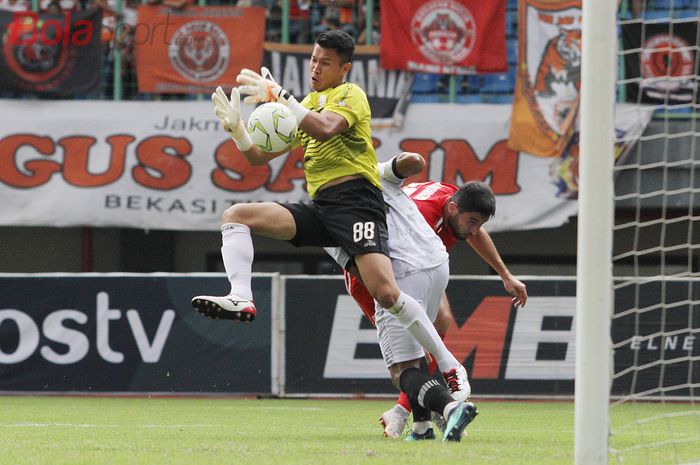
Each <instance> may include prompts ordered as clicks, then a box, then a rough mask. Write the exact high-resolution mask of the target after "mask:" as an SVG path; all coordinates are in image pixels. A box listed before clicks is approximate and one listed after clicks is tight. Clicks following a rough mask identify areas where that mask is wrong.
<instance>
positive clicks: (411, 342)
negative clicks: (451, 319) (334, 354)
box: [376, 261, 450, 368]
mask: <svg viewBox="0 0 700 465" xmlns="http://www.w3.org/2000/svg"><path fill="white" fill-rule="evenodd" d="M449 279H450V264H449V261H445V262H443V263H442V264H441V265H438V266H436V267H435V268H430V269H427V270H421V271H420V272H417V273H412V274H409V275H406V276H403V277H401V278H396V281H397V283H398V285H399V289H401V290H402V291H403V292H405V293H406V294H408V295H410V296H411V297H413V298H414V299H416V300H417V301H418V303H419V304H421V305H422V306H423V308H424V309H425V311H426V312H427V314H428V318H430V321H435V317H436V316H437V311H438V306H439V305H440V299H441V298H442V294H443V293H444V292H445V288H446V287H447V282H448V281H449ZM376 321H377V336H378V338H379V347H380V348H381V350H382V357H384V362H385V363H386V366H387V368H388V367H390V366H391V365H393V364H395V363H399V362H407V361H409V360H415V359H419V358H422V357H423V356H424V355H425V352H424V350H423V347H422V346H421V345H420V344H419V343H418V341H416V340H415V338H414V337H413V336H412V335H411V333H409V332H408V331H407V330H406V329H404V328H403V326H401V323H399V320H397V319H396V317H394V315H392V314H391V313H389V312H388V311H386V310H385V309H383V308H382V307H380V306H379V305H376Z"/></svg>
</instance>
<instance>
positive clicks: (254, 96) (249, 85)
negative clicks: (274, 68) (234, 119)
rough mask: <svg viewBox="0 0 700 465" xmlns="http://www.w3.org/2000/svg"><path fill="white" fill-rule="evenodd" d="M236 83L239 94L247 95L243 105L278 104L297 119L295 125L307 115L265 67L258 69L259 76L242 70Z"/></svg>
mask: <svg viewBox="0 0 700 465" xmlns="http://www.w3.org/2000/svg"><path fill="white" fill-rule="evenodd" d="M236 82H237V83H239V84H243V85H242V86H240V91H241V94H243V95H247V97H246V98H245V99H243V103H263V102H279V103H282V104H284V105H286V106H287V107H288V108H289V109H290V110H291V112H292V113H293V114H294V116H295V117H296V119H297V124H300V123H301V120H303V119H304V117H305V116H306V115H307V114H308V113H309V110H308V109H307V108H304V107H302V106H301V104H300V103H299V102H297V99H296V98H294V96H293V95H292V94H290V93H289V92H287V91H286V90H284V89H283V88H282V86H280V85H279V84H277V81H275V79H274V78H273V77H272V73H270V70H269V69H267V68H266V67H264V66H263V67H262V68H260V74H258V73H256V72H255V71H253V70H250V69H246V68H244V69H242V70H241V72H240V74H239V75H238V76H236Z"/></svg>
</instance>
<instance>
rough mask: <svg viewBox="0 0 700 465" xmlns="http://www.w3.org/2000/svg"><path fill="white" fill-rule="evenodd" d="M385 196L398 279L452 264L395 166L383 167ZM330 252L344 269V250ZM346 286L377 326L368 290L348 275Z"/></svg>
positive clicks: (390, 240)
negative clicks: (446, 263)
mask: <svg viewBox="0 0 700 465" xmlns="http://www.w3.org/2000/svg"><path fill="white" fill-rule="evenodd" d="M379 174H380V176H381V180H382V194H383V196H384V201H385V203H386V205H387V210H388V211H387V215H386V222H387V230H388V233H389V241H388V244H389V256H390V257H391V265H392V268H393V271H394V275H395V276H396V277H397V278H401V277H403V276H407V275H409V274H413V273H417V272H420V271H424V270H428V269H431V268H435V267H437V266H440V265H442V264H443V263H444V262H446V261H448V260H449V255H447V251H446V250H445V247H444V246H443V245H442V241H441V240H440V238H439V237H437V236H436V233H435V231H434V230H433V229H432V228H431V227H430V226H429V225H428V224H427V223H426V222H425V221H423V220H422V219H421V212H420V210H419V209H418V208H417V206H416V204H415V203H414V202H412V201H411V199H410V198H409V197H408V196H407V193H406V192H405V191H404V190H403V189H402V188H401V185H402V184H403V181H404V180H403V178H399V177H398V176H396V174H395V173H394V171H393V168H392V163H391V162H384V163H379ZM326 252H328V254H329V255H330V256H331V257H333V258H334V259H335V261H336V262H338V263H339V264H340V265H341V266H342V267H343V268H345V267H346V264H347V261H348V257H347V254H345V252H344V251H343V250H342V249H340V248H326ZM345 286H346V288H347V290H348V293H349V294H350V295H351V296H352V297H353V298H354V299H355V301H356V302H357V303H358V305H359V306H360V308H361V309H362V311H363V313H364V314H365V316H367V318H368V319H369V320H370V321H371V322H372V323H374V300H373V299H372V297H371V296H370V294H369V292H367V290H366V289H365V287H364V286H363V285H362V283H360V282H359V281H358V280H357V279H355V278H354V277H353V276H351V275H349V274H348V273H347V271H346V272H345Z"/></svg>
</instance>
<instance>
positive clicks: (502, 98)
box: [481, 94, 513, 104]
mask: <svg viewBox="0 0 700 465" xmlns="http://www.w3.org/2000/svg"><path fill="white" fill-rule="evenodd" d="M481 101H482V102H484V103H510V104H512V103H513V94H490V95H489V94H486V95H483V96H482V97H481Z"/></svg>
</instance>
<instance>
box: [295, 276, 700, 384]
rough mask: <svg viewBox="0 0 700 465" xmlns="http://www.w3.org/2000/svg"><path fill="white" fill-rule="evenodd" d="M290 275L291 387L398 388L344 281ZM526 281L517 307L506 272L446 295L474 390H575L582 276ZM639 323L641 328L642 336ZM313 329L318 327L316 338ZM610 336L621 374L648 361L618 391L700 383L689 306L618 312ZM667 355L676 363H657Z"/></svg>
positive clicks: (452, 334)
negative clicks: (506, 287)
mask: <svg viewBox="0 0 700 465" xmlns="http://www.w3.org/2000/svg"><path fill="white" fill-rule="evenodd" d="M284 282H285V286H284V288H285V296H286V322H285V324H286V343H285V347H286V350H285V352H286V367H285V372H286V393H287V394H302V393H331V394H333V393H343V394H347V393H350V394H362V393H377V394H379V393H381V394H393V393H396V390H395V389H394V388H393V386H392V385H391V382H390V380H389V375H388V371H387V369H386V366H385V364H384V361H383V360H382V358H381V352H380V350H379V346H378V344H377V339H376V338H377V336H376V330H375V329H374V328H372V327H371V325H370V324H369V323H368V322H367V321H366V320H365V319H364V316H363V314H362V313H361V311H360V310H359V308H358V307H357V306H356V305H355V303H354V301H353V300H352V298H351V297H349V296H348V295H347V294H346V293H345V290H344V286H343V282H342V279H340V278H339V279H319V278H303V277H287V278H285V279H284ZM526 282H527V286H528V294H529V296H530V297H529V299H528V302H527V306H526V307H525V309H523V310H517V311H516V310H515V309H514V308H513V307H512V304H511V298H510V296H508V295H506V294H505V291H504V290H503V284H502V283H501V281H500V280H499V279H498V278H495V277H494V278H493V279H490V278H466V277H454V276H453V277H452V278H451V280H450V284H449V286H448V288H447V294H448V298H449V299H450V302H451V303H452V309H453V312H454V320H453V321H452V324H451V326H450V328H449V330H448V332H447V336H446V338H445V344H446V345H447V347H448V349H450V351H451V352H452V353H453V354H454V355H455V357H457V359H458V360H460V361H461V362H462V363H463V364H464V365H465V367H467V371H468V372H469V375H470V382H471V385H472V392H473V394H474V395H475V396H481V395H518V396H527V395H568V396H570V395H573V394H574V377H575V359H576V353H575V349H576V347H575V335H576V281H575V279H574V278H557V279H548V278H528V279H527V280H526ZM690 285H691V286H694V287H693V288H694V289H695V286H697V284H690ZM660 286H661V283H659V286H657V287H660ZM688 286H689V282H688V281H687V280H679V281H677V282H673V283H670V284H669V287H668V288H667V289H666V291H667V297H668V296H669V295H675V296H677V298H678V301H683V300H684V299H686V298H687V295H688ZM630 289H631V292H634V289H633V288H631V287H630ZM658 292H660V290H659V289H652V288H651V287H648V288H645V289H644V290H643V291H642V292H641V294H640V296H639V298H640V300H641V301H642V302H646V301H647V300H648V301H649V302H657V301H658ZM669 292H670V294H668V293H669ZM629 297H630V299H633V296H632V295H630V296H629ZM622 300H624V299H622ZM622 300H619V301H618V300H617V299H616V301H618V302H619V303H620V304H621V308H623V307H624V305H626V302H623V301H622ZM671 300H673V298H671ZM624 308H628V307H624ZM309 314H313V315H314V318H308V315H309ZM664 315H665V321H663V320H662V318H661V317H662V316H664ZM636 330H639V336H634V334H635V331H636ZM309 334H313V335H314V338H313V343H309V337H308V335H309ZM611 336H612V339H613V341H614V342H615V343H616V344H618V347H617V348H616V350H615V354H614V357H615V358H614V363H615V372H616V373H620V372H622V371H623V369H625V368H628V367H632V366H637V367H644V366H646V368H645V369H643V373H644V376H635V373H636V372H634V371H630V372H629V374H628V375H627V376H621V377H619V378H618V379H616V380H615V381H614V382H613V386H612V393H613V394H614V395H618V394H619V395H622V394H629V393H631V392H645V391H646V390H649V389H654V388H659V387H660V386H661V385H660V384H659V380H660V379H662V385H663V387H670V386H678V388H677V389H675V390H674V391H673V395H678V396H688V395H690V390H689V388H688V386H689V383H697V382H699V381H700V379H698V376H697V373H696V377H695V378H696V379H694V380H690V379H689V378H688V373H689V365H690V364H692V360H693V357H697V354H698V353H699V352H700V346H698V344H697V341H696V340H695V339H696V338H695V336H694V334H693V332H692V331H691V329H690V328H688V311H687V309H685V310H684V309H683V308H679V309H678V311H677V312H647V313H646V314H645V315H642V316H639V315H634V314H631V315H629V316H628V317H626V318H621V319H616V320H614V321H613V324H612V334H611ZM664 351H665V352H664ZM661 354H663V355H661ZM660 358H663V359H665V360H667V361H669V362H668V363H666V364H664V365H663V366H662V365H656V364H653V363H650V362H652V361H654V360H658V359H660ZM690 371H692V370H690Z"/></svg>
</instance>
